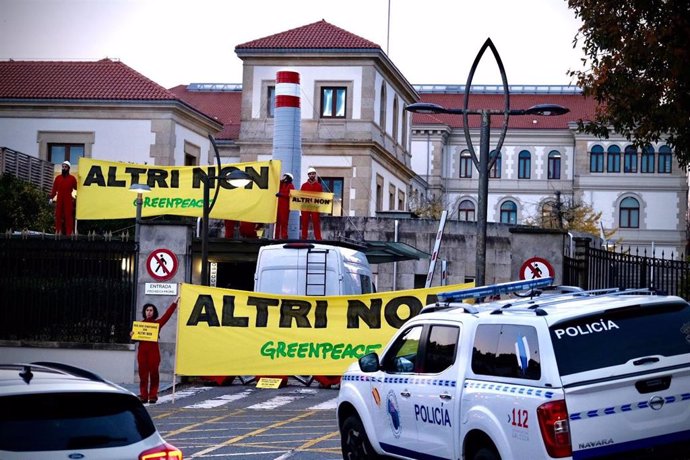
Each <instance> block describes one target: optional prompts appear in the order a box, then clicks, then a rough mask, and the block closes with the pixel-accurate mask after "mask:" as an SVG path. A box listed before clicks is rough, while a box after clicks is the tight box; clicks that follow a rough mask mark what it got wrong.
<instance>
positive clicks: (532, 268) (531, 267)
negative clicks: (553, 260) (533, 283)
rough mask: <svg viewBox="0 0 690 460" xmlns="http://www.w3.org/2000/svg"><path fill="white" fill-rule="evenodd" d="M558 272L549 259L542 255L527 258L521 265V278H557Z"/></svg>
mask: <svg viewBox="0 0 690 460" xmlns="http://www.w3.org/2000/svg"><path fill="white" fill-rule="evenodd" d="M555 277H556V273H555V271H554V269H553V266H551V264H550V263H549V261H548V260H546V259H542V258H541V257H532V258H530V259H527V260H526V261H525V262H524V263H523V264H522V266H521V267H520V279H521V280H533V279H537V278H555Z"/></svg>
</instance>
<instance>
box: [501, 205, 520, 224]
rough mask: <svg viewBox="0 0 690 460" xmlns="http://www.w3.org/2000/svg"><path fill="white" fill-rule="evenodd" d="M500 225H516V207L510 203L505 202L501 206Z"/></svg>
mask: <svg viewBox="0 0 690 460" xmlns="http://www.w3.org/2000/svg"><path fill="white" fill-rule="evenodd" d="M501 223H502V224H517V205H516V204H515V203H514V202H512V201H506V202H504V203H503V204H502V205H501Z"/></svg>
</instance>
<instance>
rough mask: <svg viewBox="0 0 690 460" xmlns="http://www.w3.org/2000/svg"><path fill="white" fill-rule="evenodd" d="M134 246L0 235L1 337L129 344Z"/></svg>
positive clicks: (80, 238) (50, 237)
mask: <svg viewBox="0 0 690 460" xmlns="http://www.w3.org/2000/svg"><path fill="white" fill-rule="evenodd" d="M134 254H135V244H134V242H131V241H119V240H105V239H103V238H94V237H91V238H87V237H79V238H64V237H63V238H59V237H55V236H46V237H35V236H32V237H17V236H14V235H13V236H5V237H0V292H2V295H0V340H17V341H38V342H74V343H89V344H94V343H96V344H97V343H129V341H130V338H129V331H130V330H131V321H132V308H133V306H132V289H133V286H134V283H133V270H132V268H133V264H134Z"/></svg>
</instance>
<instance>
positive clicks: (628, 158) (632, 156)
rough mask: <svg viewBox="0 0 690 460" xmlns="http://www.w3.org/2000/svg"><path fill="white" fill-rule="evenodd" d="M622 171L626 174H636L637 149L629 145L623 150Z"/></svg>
mask: <svg viewBox="0 0 690 460" xmlns="http://www.w3.org/2000/svg"><path fill="white" fill-rule="evenodd" d="M623 171H624V172H627V173H636V172H637V149H636V148H635V147H633V146H632V145H629V146H627V147H626V148H625V157H624V159H623Z"/></svg>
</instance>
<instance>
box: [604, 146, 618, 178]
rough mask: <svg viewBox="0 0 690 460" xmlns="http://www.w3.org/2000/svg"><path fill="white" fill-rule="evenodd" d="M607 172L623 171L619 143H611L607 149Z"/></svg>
mask: <svg viewBox="0 0 690 460" xmlns="http://www.w3.org/2000/svg"><path fill="white" fill-rule="evenodd" d="M606 172H609V173H619V172H621V148H620V147H618V146H617V145H610V146H609V148H608V150H607V151H606Z"/></svg>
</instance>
